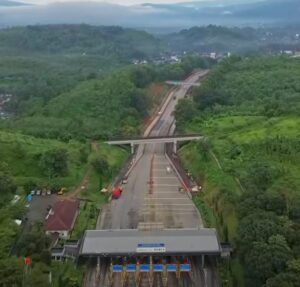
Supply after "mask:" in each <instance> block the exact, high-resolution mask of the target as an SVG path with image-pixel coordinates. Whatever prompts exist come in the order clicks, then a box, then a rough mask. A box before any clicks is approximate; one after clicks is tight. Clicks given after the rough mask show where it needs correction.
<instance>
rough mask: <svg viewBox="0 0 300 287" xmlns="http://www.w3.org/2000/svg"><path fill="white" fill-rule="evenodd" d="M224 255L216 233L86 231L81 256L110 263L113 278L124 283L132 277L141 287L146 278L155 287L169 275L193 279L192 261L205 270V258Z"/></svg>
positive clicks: (210, 230) (204, 231) (207, 230)
mask: <svg viewBox="0 0 300 287" xmlns="http://www.w3.org/2000/svg"><path fill="white" fill-rule="evenodd" d="M221 251H222V248H221V246H220V243H219V240H218V237H217V233H216V230H215V229H169V230H154V231H141V230H94V231H86V233H85V235H84V238H83V241H82V244H81V248H80V256H81V257H96V258H98V259H99V258H102V257H104V258H106V259H109V260H110V272H111V277H112V278H113V277H114V276H121V278H122V281H123V283H126V281H127V280H128V278H129V277H130V278H131V279H132V278H134V280H135V282H136V286H139V282H140V281H141V279H142V278H144V279H145V278H146V280H147V281H149V283H150V286H153V282H154V278H155V276H156V275H157V274H159V275H160V276H161V278H162V280H163V283H164V285H165V286H166V283H167V281H168V277H169V275H170V274H172V276H176V278H178V279H180V277H181V276H185V275H189V276H190V277H192V274H193V264H192V259H191V258H192V257H195V256H197V258H201V259H200V260H199V262H200V266H201V264H202V265H203V266H204V260H205V256H208V255H210V256H212V255H213V256H220V254H221ZM99 260H100V259H99ZM99 273H100V272H99Z"/></svg>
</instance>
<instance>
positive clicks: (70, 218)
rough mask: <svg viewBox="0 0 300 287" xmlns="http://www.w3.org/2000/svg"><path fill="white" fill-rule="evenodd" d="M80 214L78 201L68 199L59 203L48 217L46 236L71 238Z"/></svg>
mask: <svg viewBox="0 0 300 287" xmlns="http://www.w3.org/2000/svg"><path fill="white" fill-rule="evenodd" d="M78 212H79V202H78V201H77V200H70V199H66V200H62V201H58V202H57V203H56V204H55V205H54V207H53V208H52V209H51V210H50V212H49V214H48V215H47V217H46V223H45V231H46V234H47V235H50V234H58V235H59V237H60V238H63V239H67V238H69V236H70V233H71V231H72V230H73V228H74V225H75V221H76V218H77V216H78Z"/></svg>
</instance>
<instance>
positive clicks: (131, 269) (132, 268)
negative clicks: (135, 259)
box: [126, 264, 136, 272]
mask: <svg viewBox="0 0 300 287" xmlns="http://www.w3.org/2000/svg"><path fill="white" fill-rule="evenodd" d="M126 269H127V272H135V271H136V265H135V264H127V266H126Z"/></svg>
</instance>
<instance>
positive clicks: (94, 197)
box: [0, 25, 211, 287]
mask: <svg viewBox="0 0 300 287" xmlns="http://www.w3.org/2000/svg"><path fill="white" fill-rule="evenodd" d="M159 52H160V41H159V40H157V39H155V38H154V37H153V36H151V35H149V34H147V33H145V32H140V31H135V30H131V29H123V28H119V27H92V26H87V25H54V26H29V27H23V28H21V27H18V28H8V29H2V30H0V56H1V57H0V104H1V100H2V99H3V98H4V99H5V100H6V98H7V95H9V101H8V102H6V103H5V105H4V111H5V113H7V114H8V116H7V117H3V118H1V117H0V287H12V286H14V287H18V286H22V287H25V286H26V287H27V286H28V287H29V286H30V287H35V286H36V287H40V286H50V285H49V283H48V282H49V278H48V277H49V272H52V276H53V278H52V280H53V284H52V285H51V286H56V287H60V286H64V287H77V286H81V283H82V279H83V273H84V268H79V269H78V268H77V267H75V266H74V264H72V263H68V264H61V263H57V262H53V261H51V254H50V251H49V250H50V249H49V248H50V240H49V238H48V237H47V236H45V233H44V230H43V224H42V223H39V222H37V223H35V224H30V225H29V224H26V223H25V224H22V225H20V226H18V225H17V224H16V222H15V220H22V221H23V223H24V222H26V220H27V219H26V218H27V217H26V216H27V215H26V214H27V212H28V208H30V204H29V205H28V202H27V201H26V196H27V195H28V194H29V193H30V192H31V191H32V190H51V191H52V192H57V191H59V190H60V189H61V188H62V187H64V188H66V189H67V191H68V192H70V193H73V192H76V190H78V189H81V187H82V183H83V182H85V181H87V182H88V184H87V187H86V190H83V191H81V190H80V192H79V193H78V197H79V198H80V199H81V200H82V202H81V203H80V215H79V217H78V219H77V221H76V224H75V228H74V231H73V233H72V235H71V238H72V239H76V240H77V239H79V238H80V237H81V236H82V234H83V232H84V230H86V229H87V228H94V227H95V225H96V222H97V217H98V213H99V210H100V209H101V208H102V206H103V204H104V203H106V202H107V199H108V198H107V196H105V195H102V194H100V190H101V188H102V187H104V186H107V185H108V184H109V183H111V182H112V181H113V179H114V178H115V177H116V175H117V174H118V172H119V170H120V168H121V167H122V165H123V164H124V162H125V161H126V159H127V158H128V156H129V151H128V150H126V149H121V148H118V147H111V146H108V145H106V144H105V143H104V142H103V141H104V140H106V139H108V138H112V137H126V136H127V137H128V136H132V135H139V134H141V132H142V131H143V129H144V127H145V124H146V123H147V121H148V120H149V118H150V117H151V114H152V113H153V112H155V110H156V109H157V107H158V106H159V105H160V104H161V101H162V100H163V99H164V98H165V96H166V94H167V91H168V90H169V87H168V86H167V85H166V84H165V83H164V81H166V80H170V79H171V80H173V79H174V80H180V79H183V78H184V77H185V76H186V75H187V74H189V73H190V72H191V71H192V70H193V69H194V68H195V67H201V66H202V67H208V66H209V65H210V64H211V62H210V61H207V60H203V59H200V58H198V57H194V56H187V57H186V58H184V59H183V61H182V62H181V63H178V64H174V65H157V66H154V65H132V64H131V62H132V60H133V59H149V58H152V57H154V55H158V54H159ZM1 108H2V106H1V107H0V112H1V111H2V110H1ZM0 116H1V114H0ZM16 195H17V196H19V200H18V201H15V200H14V198H15V196H16ZM25 256H30V257H31V258H32V261H33V264H32V267H31V270H30V272H29V271H28V273H26V272H27V271H26V269H25V267H24V262H23V260H24V257H25ZM25 273H26V274H27V275H26V276H24V274H25Z"/></svg>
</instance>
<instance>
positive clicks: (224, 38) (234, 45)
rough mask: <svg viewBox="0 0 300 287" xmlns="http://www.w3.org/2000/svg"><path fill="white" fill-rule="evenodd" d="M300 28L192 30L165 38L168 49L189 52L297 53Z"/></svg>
mask: <svg viewBox="0 0 300 287" xmlns="http://www.w3.org/2000/svg"><path fill="white" fill-rule="evenodd" d="M298 31H299V27H298V26H293V27H291V26H289V27H280V28H272V27H268V28H257V29H254V28H251V27H245V28H239V27H234V28H229V27H223V26H216V25H208V26H203V27H192V28H190V29H184V30H182V31H180V32H177V33H172V34H169V35H165V36H162V37H161V39H162V41H164V42H165V43H166V44H165V46H167V47H169V48H170V49H173V50H177V51H181V52H182V51H188V52H199V51H200V52H212V51H214V52H219V53H224V52H231V53H239V54H243V53H249V52H259V51H274V52H279V51H281V50H297V49H299V47H300V39H299V38H297V37H296V35H297V34H298Z"/></svg>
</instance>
